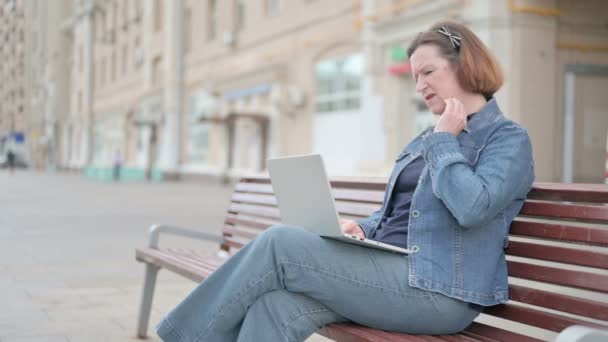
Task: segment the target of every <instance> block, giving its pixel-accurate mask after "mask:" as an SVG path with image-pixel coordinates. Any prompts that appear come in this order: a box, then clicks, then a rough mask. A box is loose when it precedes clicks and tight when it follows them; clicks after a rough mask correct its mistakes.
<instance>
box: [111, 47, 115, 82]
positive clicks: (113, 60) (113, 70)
mask: <svg viewBox="0 0 608 342" xmlns="http://www.w3.org/2000/svg"><path fill="white" fill-rule="evenodd" d="M110 69H111V75H110V77H111V79H110V80H111V82H114V81H115V80H116V50H115V49H114V51H112V59H111V60H110Z"/></svg>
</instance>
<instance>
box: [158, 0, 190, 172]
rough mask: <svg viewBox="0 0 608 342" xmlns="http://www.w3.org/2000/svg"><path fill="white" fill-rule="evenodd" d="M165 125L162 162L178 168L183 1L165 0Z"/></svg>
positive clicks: (163, 166)
mask: <svg viewBox="0 0 608 342" xmlns="http://www.w3.org/2000/svg"><path fill="white" fill-rule="evenodd" d="M164 6H165V7H164V19H165V20H164V22H165V23H166V25H165V28H164V47H165V48H164V51H163V63H164V72H165V77H164V90H163V98H164V101H163V105H164V113H163V114H164V124H163V125H162V131H161V137H162V138H161V146H160V148H161V150H160V158H159V165H160V167H161V168H162V169H163V170H165V171H170V172H171V171H178V168H179V166H180V163H181V160H182V158H181V152H182V148H181V144H182V124H181V123H182V119H183V118H182V117H183V113H182V79H183V62H184V61H183V60H184V53H183V16H184V3H183V0H176V1H165V2H164Z"/></svg>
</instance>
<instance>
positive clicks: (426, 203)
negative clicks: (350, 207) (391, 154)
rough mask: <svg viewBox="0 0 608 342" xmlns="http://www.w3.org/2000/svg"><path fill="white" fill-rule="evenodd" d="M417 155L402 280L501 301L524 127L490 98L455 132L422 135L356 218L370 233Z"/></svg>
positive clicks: (524, 152) (518, 198) (525, 158)
mask: <svg viewBox="0 0 608 342" xmlns="http://www.w3.org/2000/svg"><path fill="white" fill-rule="evenodd" d="M420 155H422V156H423V158H424V160H425V161H426V166H425V168H424V169H423V170H422V174H421V176H420V178H419V180H418V185H417V187H416V190H415V192H414V195H413V198H412V205H411V209H410V218H409V228H408V238H407V245H408V248H410V249H412V251H413V253H411V254H410V255H409V257H408V258H409V263H410V268H409V275H408V282H409V285H410V286H412V287H417V288H420V289H423V290H428V291H433V292H439V293H443V294H445V295H447V296H449V297H453V298H456V299H460V300H463V301H466V302H471V303H476V304H480V305H484V306H490V305H495V304H499V303H504V302H506V301H507V300H508V297H509V294H508V284H507V263H506V260H505V253H504V248H505V247H507V244H508V233H509V226H510V224H511V222H512V221H513V219H514V218H515V216H516V215H517V214H518V213H519V211H520V209H521V208H522V206H523V203H524V200H525V198H526V195H527V194H528V192H529V191H530V188H531V186H532V182H533V180H534V162H533V160H532V146H531V144H530V137H529V136H528V133H527V131H526V130H525V129H524V128H522V127H521V126H519V125H518V124H516V123H514V122H513V121H511V120H509V119H507V118H506V117H504V116H503V114H502V112H501V110H500V108H499V107H498V104H497V103H496V100H495V99H491V100H490V101H489V102H488V103H487V104H486V105H485V106H484V107H483V108H482V109H481V110H480V111H479V112H478V113H477V114H475V115H473V117H471V119H470V120H469V122H468V124H467V127H466V128H465V129H464V130H463V131H462V132H461V133H460V134H458V136H454V135H452V134H450V133H433V127H431V128H429V129H427V130H426V131H424V132H422V133H421V134H420V135H419V136H418V137H416V138H415V139H414V140H413V141H412V142H411V143H410V144H409V145H408V146H407V147H406V148H405V150H404V151H403V152H402V153H401V154H400V155H399V157H398V158H397V160H396V165H395V168H394V169H393V172H392V174H391V176H390V178H389V182H388V184H387V188H386V192H385V194H384V202H383V205H382V207H381V208H380V210H378V211H376V212H375V213H373V214H372V215H370V216H369V217H367V218H364V219H361V220H359V221H358V223H359V225H360V226H361V227H362V228H363V230H364V231H365V234H366V235H367V236H372V234H373V232H374V231H375V230H376V229H377V228H378V225H379V223H380V222H381V220H382V218H383V217H384V216H385V215H386V214H387V213H386V208H387V207H388V204H389V203H388V202H389V201H390V200H391V196H390V195H391V193H392V192H393V188H394V186H395V181H396V179H397V176H399V173H400V172H401V171H402V170H403V168H404V167H406V166H407V165H408V164H409V163H410V162H411V161H413V160H414V159H416V158H417V157H418V156H420Z"/></svg>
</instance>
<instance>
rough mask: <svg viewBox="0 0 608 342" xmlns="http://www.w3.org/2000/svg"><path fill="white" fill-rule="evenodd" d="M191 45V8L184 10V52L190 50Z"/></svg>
mask: <svg viewBox="0 0 608 342" xmlns="http://www.w3.org/2000/svg"><path fill="white" fill-rule="evenodd" d="M191 45H192V10H191V9H190V8H186V9H185V10H184V52H185V53H188V52H190V49H191Z"/></svg>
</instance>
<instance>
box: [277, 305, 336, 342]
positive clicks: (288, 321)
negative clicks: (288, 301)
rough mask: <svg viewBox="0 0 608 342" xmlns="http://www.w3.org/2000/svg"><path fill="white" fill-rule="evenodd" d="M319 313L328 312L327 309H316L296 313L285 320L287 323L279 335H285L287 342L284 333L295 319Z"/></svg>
mask: <svg viewBox="0 0 608 342" xmlns="http://www.w3.org/2000/svg"><path fill="white" fill-rule="evenodd" d="M320 312H330V310H328V309H316V310H310V311H304V312H298V313H297V314H294V315H292V316H291V317H289V318H288V319H287V323H286V324H285V326H284V327H283V328H282V329H281V334H282V335H283V334H284V335H285V341H289V339H288V338H287V337H288V336H287V334H286V333H285V332H286V331H287V328H289V325H290V324H291V323H293V322H294V321H295V320H296V319H298V318H300V317H302V316H304V315H309V314H313V313H320Z"/></svg>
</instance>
